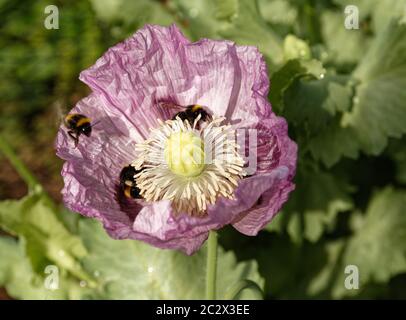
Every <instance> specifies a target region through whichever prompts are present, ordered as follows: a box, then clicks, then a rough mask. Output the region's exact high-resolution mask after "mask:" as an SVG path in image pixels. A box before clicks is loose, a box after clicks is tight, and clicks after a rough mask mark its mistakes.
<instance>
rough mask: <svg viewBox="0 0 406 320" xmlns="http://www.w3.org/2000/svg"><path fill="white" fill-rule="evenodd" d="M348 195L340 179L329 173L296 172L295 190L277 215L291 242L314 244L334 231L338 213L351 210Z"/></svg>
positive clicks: (346, 186) (348, 191) (350, 201)
mask: <svg viewBox="0 0 406 320" xmlns="http://www.w3.org/2000/svg"><path fill="white" fill-rule="evenodd" d="M351 192H352V188H351V187H350V186H349V185H348V183H346V182H345V180H344V179H340V178H338V177H335V176H334V175H332V174H331V173H326V172H323V171H315V170H310V169H308V170H303V169H300V168H299V170H298V173H297V176H296V189H295V191H293V193H292V195H291V196H290V199H289V201H288V202H287V204H286V205H285V206H284V208H283V212H282V213H281V214H280V215H281V216H282V217H283V218H282V219H284V220H285V225H287V229H288V233H289V235H290V236H291V238H292V240H293V241H294V242H300V241H298V240H299V239H301V238H304V239H307V240H309V241H311V242H316V241H318V240H319V239H320V237H321V236H322V234H323V233H324V232H325V230H328V229H332V228H333V227H334V224H335V220H336V216H337V214H338V213H340V212H344V211H348V210H351V209H352V208H353V203H352V200H351V198H350V193H351ZM292 221H295V222H292ZM292 224H293V225H292ZM298 224H299V226H298ZM300 225H301V227H300ZM295 226H296V227H295ZM292 228H293V229H292Z"/></svg>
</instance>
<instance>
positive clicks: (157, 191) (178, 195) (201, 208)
mask: <svg viewBox="0 0 406 320" xmlns="http://www.w3.org/2000/svg"><path fill="white" fill-rule="evenodd" d="M223 120H224V118H213V120H212V121H211V122H209V123H208V124H207V125H206V126H205V127H204V128H200V129H197V123H198V121H199V117H198V118H196V119H195V121H194V123H193V126H192V125H191V124H190V123H189V121H188V120H184V121H182V120H181V119H180V118H176V119H175V120H167V121H165V122H162V121H161V120H158V122H159V127H158V128H154V129H150V130H151V132H150V135H149V137H148V139H146V140H145V141H144V142H142V143H139V144H137V145H136V149H137V151H138V153H139V156H138V158H137V160H135V161H134V162H133V163H132V165H133V166H134V167H135V168H136V169H142V170H141V172H139V173H138V174H136V175H135V179H136V184H137V187H138V188H139V190H140V194H141V196H143V197H144V199H145V200H146V201H150V202H153V201H160V200H170V201H171V203H172V207H173V208H174V210H175V212H177V213H187V214H190V215H195V216H202V215H204V214H205V213H206V211H207V205H208V204H214V203H215V202H216V201H217V199H218V198H220V197H225V198H229V199H233V198H234V190H235V188H236V187H237V185H238V181H239V180H240V179H241V178H242V177H243V175H244V169H243V166H244V160H243V158H242V157H241V156H240V154H239V153H238V144H237V142H236V138H237V135H236V130H235V129H233V128H232V127H231V126H230V125H222V124H221V123H222V122H223ZM179 134H184V135H186V136H188V135H190V136H191V135H193V137H197V138H199V139H201V141H203V145H204V160H205V163H204V166H203V167H201V166H200V167H198V171H196V172H197V174H196V175H194V174H191V175H182V174H176V170H171V168H170V166H168V155H166V157H165V149H167V148H166V146H167V144H168V139H170V137H171V136H172V137H173V136H174V135H175V136H176V135H179ZM172 169H173V168H172ZM192 171H193V170H192ZM193 173H195V172H193Z"/></svg>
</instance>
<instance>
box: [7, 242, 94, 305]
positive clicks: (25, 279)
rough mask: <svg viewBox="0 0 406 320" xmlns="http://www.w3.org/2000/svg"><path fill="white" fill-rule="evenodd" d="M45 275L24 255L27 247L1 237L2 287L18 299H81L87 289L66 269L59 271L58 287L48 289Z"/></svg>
mask: <svg viewBox="0 0 406 320" xmlns="http://www.w3.org/2000/svg"><path fill="white" fill-rule="evenodd" d="M45 276H47V274H45V273H44V272H42V274H41V275H39V274H37V273H35V272H34V271H33V270H32V266H31V263H30V261H29V259H28V258H27V257H26V255H25V250H24V248H23V247H22V246H21V245H20V244H19V243H18V242H17V241H16V240H15V239H11V238H9V237H0V286H4V287H5V288H6V290H7V293H8V294H9V295H10V296H12V297H13V298H16V299H27V300H56V299H57V300H60V299H80V298H81V297H82V295H84V294H85V293H86V292H87V291H88V289H87V288H83V287H82V286H80V282H79V280H77V279H74V278H72V277H69V276H68V275H67V274H66V273H64V272H59V273H58V280H59V283H58V285H59V288H58V289H53V290H51V289H47V287H46V286H45Z"/></svg>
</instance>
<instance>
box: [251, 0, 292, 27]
mask: <svg viewBox="0 0 406 320" xmlns="http://www.w3.org/2000/svg"><path fill="white" fill-rule="evenodd" d="M258 7H259V11H260V13H261V16H262V17H263V18H264V20H265V21H267V22H268V23H271V24H281V25H287V26H292V25H293V24H294V23H295V22H296V21H297V17H298V10H297V8H296V7H294V6H293V5H291V4H290V3H289V1H285V0H272V1H270V0H259V1H258Z"/></svg>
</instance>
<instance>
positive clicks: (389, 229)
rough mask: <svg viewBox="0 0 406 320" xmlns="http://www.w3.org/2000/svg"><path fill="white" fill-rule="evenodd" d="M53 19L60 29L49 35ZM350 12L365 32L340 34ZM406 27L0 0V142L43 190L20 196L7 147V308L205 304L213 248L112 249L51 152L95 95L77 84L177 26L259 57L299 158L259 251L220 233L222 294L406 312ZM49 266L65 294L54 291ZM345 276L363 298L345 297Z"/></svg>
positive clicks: (391, 15)
mask: <svg viewBox="0 0 406 320" xmlns="http://www.w3.org/2000/svg"><path fill="white" fill-rule="evenodd" d="M50 4H53V5H56V6H57V7H58V8H59V29H57V30H47V29H46V28H45V27H44V19H45V18H46V16H47V14H45V13H44V8H45V7H46V6H47V5H50ZM349 4H351V5H356V6H357V8H358V10H359V29H354V30H348V29H346V28H345V27H344V21H345V19H346V16H347V15H346V14H345V13H344V9H345V7H346V6H347V5H349ZM405 12H406V1H405V0H368V1H366V0H352V1H350V0H348V1H347V0H324V1H322V0H319V1H318V0H296V1H295V0H257V1H252V0H223V1H220V0H206V1H204V0H200V1H199V0H166V1H165V0H162V1H153V0H137V1H124V0H91V1H90V0H83V1H62V0H59V1H52V3H49V1H43V0H38V1H12V0H0V74H1V78H0V130H1V131H0V134H1V136H2V137H3V139H4V140H6V141H8V142H9V144H11V146H12V148H13V149H14V150H15V151H16V154H17V155H18V157H19V159H21V160H22V161H23V163H25V164H26V165H27V167H28V168H29V169H30V171H32V173H33V174H34V175H35V176H36V178H37V179H38V181H37V182H36V183H35V184H40V185H42V187H43V189H44V190H45V193H44V192H43V191H41V190H38V188H37V189H35V188H33V189H32V190H30V192H29V195H28V196H26V194H27V192H28V191H29V190H28V188H27V186H26V183H25V182H24V181H23V180H22V179H21V177H20V175H19V174H18V173H17V171H16V170H15V168H14V167H15V166H13V165H12V164H11V162H10V161H8V160H7V159H6V157H3V155H2V152H1V151H4V146H3V150H0V200H2V201H1V202H0V229H2V230H3V231H0V287H3V289H1V291H0V297H1V298H17V299H54V298H55V299H85V298H88V299H96V298H102V299H121V298H123V299H125V298H128V299H136V298H138V299H140V298H141V299H142V298H158V299H159V298H199V297H200V296H199V292H201V290H200V289H201V288H202V286H204V279H203V278H204V250H205V249H203V251H202V252H201V253H199V254H197V255H195V256H193V257H191V258H190V257H185V256H183V255H182V254H179V253H174V252H169V251H162V250H156V249H154V248H150V247H148V246H145V245H143V244H140V243H138V242H136V241H113V240H111V239H109V238H108V237H107V236H106V235H105V234H104V232H103V231H102V230H101V228H100V226H99V225H98V224H97V223H95V222H93V221H89V220H87V219H84V218H80V217H79V216H78V215H74V214H72V213H69V212H67V211H66V210H64V209H63V208H62V207H61V205H60V202H61V196H60V190H61V188H62V185H63V183H62V179H61V177H60V170H61V166H62V162H61V161H60V160H59V159H58V158H57V157H56V156H55V152H54V147H53V143H54V139H55V135H56V131H57V127H58V126H59V124H60V119H59V110H64V112H66V111H67V110H69V109H71V108H72V107H73V106H74V104H75V103H76V102H77V101H78V100H80V99H81V98H83V97H85V96H86V95H87V94H88V93H89V89H88V88H87V87H86V86H85V85H84V84H82V83H81V82H80V81H79V80H78V75H79V73H80V71H81V70H83V69H85V68H87V67H89V66H90V65H92V64H93V63H94V62H95V60H96V59H97V58H98V57H99V56H100V55H101V54H102V53H103V52H104V51H105V50H106V49H107V48H109V47H110V46H112V45H114V44H116V43H117V42H120V41H122V40H123V39H125V38H126V37H128V36H130V35H131V34H132V33H134V32H135V31H136V30H137V29H138V28H140V27H142V26H143V25H144V24H146V23H154V24H160V25H169V24H171V23H176V24H177V25H178V26H179V27H180V28H181V29H182V31H183V32H184V33H185V35H186V36H187V37H188V38H189V39H191V40H193V41H195V40H198V39H199V38H202V37H204V38H214V39H229V40H232V41H235V42H236V43H237V44H239V45H254V46H258V47H259V49H260V51H261V52H262V53H263V54H264V56H265V59H266V61H267V64H268V67H269V75H270V78H271V91H270V95H269V99H270V101H271V103H272V106H273V109H274V112H275V113H277V114H278V115H282V116H284V117H285V118H286V119H287V120H288V122H289V130H290V136H291V137H292V138H293V139H294V140H295V141H297V142H298V145H299V160H298V169H297V176H296V179H295V181H296V185H297V186H296V190H295V191H294V193H293V194H292V196H291V197H290V199H289V201H288V203H287V204H286V206H285V207H284V208H283V212H282V213H281V214H279V215H278V216H277V218H276V219H275V220H274V221H273V222H272V223H271V224H270V225H269V226H268V227H267V228H266V230H264V231H262V232H261V233H260V234H259V236H258V237H255V238H252V237H246V236H243V235H241V234H239V233H238V232H236V231H234V230H233V229H232V228H231V227H230V228H225V229H224V230H222V231H221V233H220V243H221V244H222V246H223V248H224V250H222V251H221V254H220V267H221V270H222V271H221V272H220V273H221V275H222V276H221V280H220V281H222V282H221V283H220V284H219V287H225V288H226V287H227V286H229V285H230V283H231V282H232V281H234V280H235V279H238V278H249V279H252V280H255V281H256V282H258V283H259V284H260V286H262V287H263V289H264V292H265V295H266V298H269V299H287V298H294V299H298V298H303V299H315V298H326V299H347V298H350V299H359V298H371V299H385V298H406V189H405V187H406V148H405V147H406V143H405V141H406V140H405V138H404V136H403V135H404V133H406V26H405V24H404V23H403V22H402V21H405V20H406V18H405ZM48 196H49V197H48ZM19 199H20V200H19ZM107 248H108V249H107ZM106 251H109V252H106ZM111 252H115V255H112V253H111ZM47 265H56V266H57V267H58V268H59V269H58V270H59V276H60V283H59V289H58V290H47V289H46V288H44V281H46V276H47V274H46V273H44V270H45V269H44V268H45V267H46V266H47ZM348 265H355V266H357V267H358V269H359V289H356V290H348V289H346V288H345V286H344V281H345V278H346V276H347V274H345V272H344V271H345V267H346V266H348ZM151 270H152V271H151ZM191 270H192V271H191ZM185 272H186V274H188V276H187V277H185ZM223 282H224V283H223ZM191 284H194V285H191ZM219 290H220V291H221V290H223V289H219ZM203 291H204V290H203ZM220 291H219V292H218V294H219V297H221V296H222V294H223V292H220ZM244 297H248V298H250V296H249V294H248V295H246V296H244Z"/></svg>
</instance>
